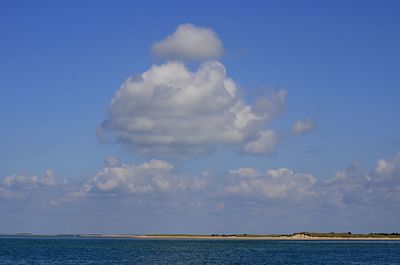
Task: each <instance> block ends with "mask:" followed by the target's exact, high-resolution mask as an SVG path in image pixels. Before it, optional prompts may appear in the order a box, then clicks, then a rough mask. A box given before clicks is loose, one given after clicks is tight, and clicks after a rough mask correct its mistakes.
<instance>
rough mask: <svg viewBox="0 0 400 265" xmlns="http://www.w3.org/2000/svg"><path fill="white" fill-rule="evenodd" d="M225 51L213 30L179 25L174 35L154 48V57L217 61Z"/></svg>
mask: <svg viewBox="0 0 400 265" xmlns="http://www.w3.org/2000/svg"><path fill="white" fill-rule="evenodd" d="M223 51H224V49H223V46H222V42H221V40H220V39H219V38H218V36H217V34H216V33H215V32H214V31H213V30H212V29H210V28H202V27H196V26H194V25H192V24H183V25H179V26H178V27H177V29H176V30H175V32H174V33H172V34H171V35H170V36H168V37H166V38H165V39H164V40H162V41H160V42H157V43H155V44H154V45H153V47H152V53H153V54H154V55H156V56H158V57H161V58H166V59H178V60H184V59H188V60H205V59H213V58H214V59H215V58H219V57H220V56H221V55H222V53H223Z"/></svg>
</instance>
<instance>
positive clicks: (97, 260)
mask: <svg viewBox="0 0 400 265" xmlns="http://www.w3.org/2000/svg"><path fill="white" fill-rule="evenodd" d="M0 264H43V265H48V264H54V265H57V264H324V265H336V264H365V265H366V264H368V265H374V264H380V265H385V264H393V265H394V264H396V265H398V264H400V242H399V241H373V242H371V241H368V242H367V241H362V242H360V241H340V242H337V241H257V240H158V239H156V240H149V239H143V240H142V239H70V238H0Z"/></svg>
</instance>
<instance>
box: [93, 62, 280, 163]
mask: <svg viewBox="0 0 400 265" xmlns="http://www.w3.org/2000/svg"><path fill="white" fill-rule="evenodd" d="M285 95H286V94H285V92H284V91H275V92H272V93H271V94H270V95H269V96H268V97H266V98H259V99H258V100H257V101H256V103H255V104H254V105H248V104H246V103H245V101H244V100H243V99H242V98H241V97H240V94H239V92H238V87H237V85H236V83H235V82H234V81H233V80H232V79H231V78H229V77H228V76H227V74H226V69H225V67H224V65H222V64H221V63H220V62H217V61H207V62H204V63H203V64H201V65H200V67H199V69H198V70H197V71H195V72H192V71H190V70H189V69H187V68H186V66H185V65H184V64H183V63H181V62H167V63H165V64H162V65H156V66H153V67H151V69H149V70H148V71H146V72H144V73H142V74H141V75H140V76H138V77H136V78H129V79H128V80H126V81H125V82H124V83H123V84H122V86H121V87H120V89H119V90H118V91H117V92H116V93H115V95H114V97H113V98H112V101H111V106H110V108H109V117H108V119H107V120H106V121H105V122H103V124H102V126H101V128H102V129H103V130H106V131H107V130H108V131H112V132H114V133H115V136H116V139H117V141H118V142H120V143H123V144H127V145H132V146H134V147H135V148H136V150H138V151H139V152H141V153H151V154H158V155H159V154H164V155H174V154H175V155H176V154H187V153H196V152H204V151H206V150H207V149H209V148H212V147H215V146H218V145H239V146H240V145H246V144H247V143H249V145H248V146H247V147H246V148H244V151H245V152H246V151H248V152H249V153H254V154H265V153H270V152H271V151H272V149H274V147H275V144H276V141H277V139H276V136H275V135H274V132H273V131H272V130H270V129H269V130H268V131H264V130H265V127H266V125H267V124H268V122H269V121H271V119H273V118H274V117H275V116H276V115H278V114H279V113H280V111H281V109H282V108H283V104H284V100H285ZM252 141H261V143H262V144H261V146H260V147H254V146H253V145H254V144H252Z"/></svg>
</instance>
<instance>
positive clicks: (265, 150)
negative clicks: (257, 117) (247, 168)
mask: <svg viewBox="0 0 400 265" xmlns="http://www.w3.org/2000/svg"><path fill="white" fill-rule="evenodd" d="M277 143H278V135H277V134H276V132H275V131H273V130H264V131H261V132H260V135H259V137H258V138H256V139H254V140H251V141H249V142H247V143H246V144H245V145H244V148H243V150H244V152H245V153H247V154H252V155H267V154H271V153H273V152H274V151H275V148H276V145H277Z"/></svg>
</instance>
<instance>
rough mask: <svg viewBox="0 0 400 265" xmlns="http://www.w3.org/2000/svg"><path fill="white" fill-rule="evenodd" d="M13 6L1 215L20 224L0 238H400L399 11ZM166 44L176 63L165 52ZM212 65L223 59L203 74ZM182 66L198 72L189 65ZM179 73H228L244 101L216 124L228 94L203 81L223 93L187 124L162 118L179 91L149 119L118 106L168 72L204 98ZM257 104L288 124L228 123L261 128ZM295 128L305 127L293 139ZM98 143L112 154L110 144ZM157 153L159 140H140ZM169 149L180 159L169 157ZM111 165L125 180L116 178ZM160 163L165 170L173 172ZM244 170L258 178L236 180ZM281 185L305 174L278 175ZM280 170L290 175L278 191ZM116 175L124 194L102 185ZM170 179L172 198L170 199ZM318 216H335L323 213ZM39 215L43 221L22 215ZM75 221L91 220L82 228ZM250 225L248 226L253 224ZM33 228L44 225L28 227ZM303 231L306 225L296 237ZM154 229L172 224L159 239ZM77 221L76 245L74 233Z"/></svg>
mask: <svg viewBox="0 0 400 265" xmlns="http://www.w3.org/2000/svg"><path fill="white" fill-rule="evenodd" d="M0 5H1V8H0V33H1V44H0V70H1V73H2V74H1V75H0V90H1V92H2V97H0V106H1V112H0V120H1V121H2V129H1V130H0V147H1V148H0V161H1V162H0V210H2V211H1V212H2V213H5V212H6V216H4V218H2V219H3V221H0V224H1V226H0V230H1V227H3V228H2V230H3V231H5V232H10V231H13V232H19V231H22V230H24V231H25V230H26V229H28V230H32V231H33V232H76V231H78V232H132V233H133V232H136V233H146V232H148V233H152V232H206V233H208V232H210V233H211V232H219V231H221V232H243V231H244V232H246V231H250V232H258V233H261V232H292V231H299V230H305V229H312V228H314V227H316V229H320V230H329V231H330V230H335V229H336V230H343V231H345V230H351V229H356V230H357V229H358V230H360V231H369V230H373V231H378V230H379V231H393V230H395V229H396V228H398V226H397V225H396V220H398V218H399V217H400V212H399V210H398V207H395V206H394V205H396V202H397V203H398V201H399V198H400V197H399V196H400V195H399V194H400V166H399V164H400V162H399V161H400V158H399V156H398V152H399V151H400V125H399V122H398V116H399V113H400V104H398V101H399V100H398V99H399V98H400V92H399V86H400V78H399V76H400V67H399V61H400V52H399V51H398V47H400V27H399V25H400V18H399V16H398V13H399V11H400V5H399V3H398V2H397V1H302V2H301V3H300V2H297V1H263V2H261V1H253V2H249V3H241V2H239V1H218V2H217V3H215V2H211V1H210V2H207V1H201V2H198V3H182V2H181V1H169V2H168V3H167V2H161V3H159V2H155V1H154V2H152V1H146V2H143V3H139V2H132V1H118V2H112V1H84V2H82V1H57V2H55V1H35V2H30V1H3V2H2V3H1V4H0ZM182 25H183V26H184V25H186V26H187V25H190V27H186V28H183V30H182V32H183V33H182V34H183V35H182V36H183V39H181V38H178V37H176V38H175V42H174V43H173V45H172V44H171V45H172V46H173V52H171V49H172V48H171V47H170V46H171V45H170V44H166V42H162V41H163V40H165V38H166V37H167V36H172V37H171V38H173V36H174V35H173V34H174V32H178V29H179V26H182ZM201 29H204V30H206V31H201ZM210 32H211V33H212V34H214V35H212V34H211V33H210ZM187 34H189V35H187ZM190 34H194V35H196V34H200V35H201V34H211V35H212V36H211V35H207V36H208V37H209V40H208V42H207V43H206V45H202V43H200V44H199V45H198V46H196V43H195V45H189V46H185V44H181V42H182V40H183V41H184V40H186V39H191V38H192V36H194V35H190ZM201 36H202V35H201ZM204 36H206V35H204ZM218 41H219V42H220V44H221V47H222V48H221V49H222V51H221V50H218V47H217V46H218V45H217V44H218ZM214 42H215V43H216V44H215V43H214ZM155 43H161V45H163V46H162V47H163V49H164V50H162V51H164V52H160V51H157V50H155V49H154V47H155V46H154V45H155ZM213 44H215V45H217V46H215V47H214V46H213ZM168 45H170V46H168ZM168 47H169V48H168ZM182 47H183V48H182ZM204 47H209V50H208V51H206V55H205V56H203V55H202V56H199V50H201V49H203V48H204ZM210 47H211V48H210ZM213 47H214V48H213ZM170 48H171V49H170ZM186 48H187V49H189V50H188V52H189V56H188V54H187V53H185V54H184V53H183V50H182V49H186ZM168 49H169V50H168ZM177 54H178V55H179V56H178V57H177ZM189 57H190V58H189ZM173 62H177V64H179V65H180V66H177V67H178V68H179V67H181V68H179V69H181V70H182V72H185V73H191V74H194V73H195V72H196V71H197V70H198V69H200V68H201V67H203V69H205V70H204V71H205V72H206V73H208V74H217V75H219V74H220V71H222V70H221V69H225V71H226V74H225V75H221V76H219V78H221V80H222V81H221V82H224V80H227V79H229V78H230V79H231V80H233V82H234V83H235V85H236V87H237V93H236V94H235V97H234V98H233V99H229V100H228V99H227V98H222V99H221V100H228V101H229V103H226V104H227V105H223V104H222V103H221V105H220V106H219V105H218V104H219V103H218V102H220V101H218V100H217V99H218V96H219V95H220V93H222V92H221V91H220V89H223V90H224V91H225V88H221V87H220V86H221V84H219V85H215V87H213V85H211V84H210V83H209V81H207V80H206V79H204V80H203V79H201V77H198V78H200V79H201V80H200V81H199V82H200V83H201V84H200V85H198V88H197V89H200V90H201V89H205V88H206V87H209V86H211V87H212V88H213V89H214V90H213V91H214V92H213V94H211V95H209V96H207V97H204V98H202V97H200V96H199V97H198V98H194V100H196V99H197V100H198V101H193V102H197V103H193V105H190V106H189V107H187V106H185V107H179V106H180V105H179V106H178V105H173V104H172V103H173V102H175V101H171V102H169V101H168V100H165V106H164V105H160V104H158V103H157V102H158V101H157V99H158V98H160V97H163V96H165V95H166V94H165V93H167V96H168V95H169V94H168V93H169V92H168V91H169V89H170V88H169V86H170V85H171V84H169V85H167V84H164V83H162V84H161V85H160V89H159V90H157V91H159V92H157V93H159V94H155V96H154V97H153V98H151V99H148V100H144V101H142V102H141V101H138V102H136V101H135V99H136V97H135V95H136V94H135V95H133V96H132V95H131V96H122V97H118V96H117V94H116V92H117V91H119V90H120V91H122V92H124V89H123V88H120V86H121V84H125V85H126V86H125V87H127V88H126V91H128V90H129V88H128V87H129V86H134V85H137V86H138V87H142V88H141V89H144V90H145V89H148V87H147V85H145V84H144V83H145V81H143V82H140V81H135V82H136V83H135V82H132V83H129V82H128V81H126V80H127V78H129V77H130V76H132V77H138V76H140V75H141V74H142V73H144V72H149V71H150V72H151V71H152V70H151V69H153V68H152V66H154V65H156V66H157V65H158V66H160V65H164V66H165V69H164V70H160V71H166V72H168V71H170V70H171V69H172V70H171V71H172V72H171V73H172V74H171V76H170V77H168V78H170V79H174V78H176V80H177V81H176V82H178V81H179V82H178V83H179V84H180V82H181V81H182V82H184V83H185V84H186V85H184V86H185V87H183V89H185V88H186V87H189V86H190V85H191V84H192V83H191V82H195V81H193V80H192V81H191V79H190V80H189V79H188V80H186V79H185V80H183V79H181V76H180V75H177V74H176V71H177V70H176V68H172V67H173ZM174 67H175V66H174ZM173 69H175V70H173ZM154 71H155V70H154ZM146 80H147V79H146ZM196 80H197V79H196ZM148 82H150V83H151V82H156V81H154V80H153V79H151V78H149V80H148ZM196 82H197V81H196ZM193 84H194V83H193ZM196 84H197V83H196ZM171 86H172V88H173V89H182V87H180V86H181V85H177V84H173V85H171ZM146 87H147V88H146ZM144 90H143V91H144ZM126 91H125V92H126ZM280 91H281V92H282V93H283V91H284V93H285V94H286V97H285V98H284V99H283V101H282V102H281V101H279V100H278V99H277V97H278V94H279V92H280ZM122 92H121V93H122ZM126 93H128V92H126ZM224 93H225V92H224ZM185 95H186V94H185ZM182 97H183V96H182ZM112 99H115V102H116V103H115V104H114V105H112V104H111V100H112ZM259 99H265V100H266V101H267V102H268V104H269V105H268V106H272V108H273V109H274V111H271V109H270V108H261V111H260V113H255V112H254V113H253V114H254V115H256V116H257V117H256V118H254V120H257V121H254V122H252V123H251V125H250V123H248V124H246V125H245V126H244V127H240V128H239V127H235V126H236V123H235V122H236V120H231V116H229V117H228V116H224V115H225V114H226V113H227V112H229V111H232V108H233V106H234V104H238V102H241V104H243V106H242V107H240V108H239V109H244V108H245V106H250V107H251V108H252V110H254V109H256V107H255V106H256V102H257V100H259ZM135 102H136V103H135ZM163 102H164V101H163ZM187 102H188V101H185V102H184V103H187ZM223 102H225V101H223ZM156 103H157V104H156ZM135 104H136V105H135ZM196 104H198V105H196ZM207 104H209V105H210V106H209V107H207V106H208V105H207ZM224 104H225V103H224ZM123 106H132V110H131V109H130V108H129V109H127V108H123ZM198 109H199V112H197V110H198ZM175 111H176V112H181V111H183V112H184V114H183V116H179V117H181V118H180V119H177V116H173V115H172V114H170V113H175ZM235 111H236V110H235ZM153 112H154V113H156V114H153ZM157 113H161V114H157ZM188 113H192V114H188ZM204 113H208V114H204ZM229 113H231V112H229ZM234 113H236V114H237V112H234ZM200 114H201V115H200ZM207 115H209V116H207ZM127 117H128V118H129V119H132V121H133V120H134V119H136V118H138V117H139V118H141V120H140V121H143V120H144V119H145V120H146V122H148V121H150V122H151V123H152V124H153V123H154V124H155V126H156V128H159V131H158V132H157V133H155V132H154V131H152V130H150V129H148V130H147V129H144V132H145V133H143V134H142V132H137V131H134V132H133V131H132V130H130V129H127V128H128V127H129V126H130V125H131V124H124V123H123V119H122V118H127ZM203 118H204V119H203ZM214 118H215V123H213V121H214V120H213V119H214ZM204 120H207V121H209V123H207V122H206V123H204ZM104 121H106V123H107V121H108V123H109V125H107V126H104V124H105V123H104ZM135 122H136V120H135ZM296 122H299V123H301V124H303V125H304V124H306V125H307V124H308V127H307V126H306V127H307V128H306V129H304V130H300V131H297V132H295V130H294V128H293V126H294V124H295V123H296ZM253 123H254V124H253ZM102 124H103V125H102ZM146 124H147V123H146ZM220 124H222V125H220ZM128 125H129V126H128ZM223 125H224V126H223ZM102 126H103V127H104V128H103V127H102ZM232 126H233V127H232ZM99 128H102V129H104V131H105V134H106V135H107V136H106V138H107V139H106V140H105V139H100V138H101V137H99V133H98V132H99ZM227 128H234V129H232V130H231V129H227ZM142 129H143V128H142ZM135 130H136V129H135ZM146 130H147V131H146ZM96 131H97V134H96ZM148 135H152V136H153V138H151V139H148V138H143V137H147V136H148ZM221 135H223V136H224V137H221ZM231 135H234V136H232V138H229V137H230V136H231ZM262 135H264V136H265V137H266V138H262ZM188 136H192V137H188ZM267 136H268V137H267ZM126 137H128V138H129V140H127V138H126ZM160 137H163V139H164V137H167V138H168V139H172V140H171V141H172V142H171V143H169V144H160V141H159V139H161V138H160ZM139 138H140V139H139ZM138 139H139V140H138ZM155 139H156V140H155ZM261 147H263V148H261ZM160 150H162V151H160ZM177 154H180V155H177ZM105 157H113V159H118V160H119V162H118V163H117V162H115V163H114V164H113V163H111V164H110V163H106V164H105V162H104V159H105ZM151 159H157V160H156V161H159V162H160V161H161V162H163V163H167V164H163V165H164V166H162V169H160V168H158V164H157V163H153V164H151V163H150V162H149V161H151ZM379 161H381V162H379ZM382 161H384V162H382ZM161 162H160V163H161ZM146 163H148V165H150V166H149V167H150V168H152V169H154V167H155V168H156V171H157V170H161V173H160V172H158V171H157V172H158V173H157V174H156V173H155V172H153V171H151V172H148V171H146V172H142V171H141V170H142V169H141V167H140V165H142V167H145V166H143V165H147V164H146ZM122 165H126V166H128V169H127V170H126V172H125V171H124V172H125V173H121V174H122V175H123V176H122V177H121V175H118V174H119V173H118V174H117V173H115V172H114V171H113V170H111V169H112V168H114V169H116V168H118V167H120V168H123V166H122ZM349 165H350V166H349ZM354 165H357V166H354ZM382 165H383V166H382ZM153 166H154V167H153ZM170 166H171V167H173V169H170ZM136 167H138V168H139V169H137V168H136ZM243 168H252V169H253V170H256V171H257V173H254V172H253V173H249V172H248V171H246V174H244V173H238V172H239V169H243ZM282 168H285V169H289V170H290V171H291V172H292V173H288V172H286V171H285V172H283V171H279V170H278V169H282ZM125 169H126V167H125ZM344 169H346V170H347V171H346V170H344ZM46 170H51V172H50V173H49V172H47V173H45V172H46ZM268 170H278V171H279V172H280V173H279V174H278V173H276V174H278V175H279V176H280V177H281V178H282V179H281V181H279V185H278V184H277V183H275V182H274V181H273V177H272V175H273V174H274V173H273V172H272V171H270V172H269V171H268ZM110 171H112V172H114V173H107V172H110ZM278 171H277V172H278ZM240 172H243V171H240ZM268 172H269V173H268ZM274 172H275V171H274ZM108 174H111V175H108ZM124 174H125V175H124ZM243 174H244V175H243ZM117 175H118V176H119V177H117V179H118V181H119V182H118V181H117V182H118V185H116V186H115V187H114V186H113V187H109V186H107V185H105V184H107V183H111V182H107V181H110V180H113V181H114V178H116V176H117ZM249 175H252V177H250V176H249ZM145 176H146V177H145ZM157 176H162V177H163V178H165V180H166V182H158V181H159V179H158V178H157ZM235 176H239V177H240V178H244V179H235ZM310 176H311V177H310ZM343 176H345V177H343ZM136 177H139V178H142V177H143V178H147V179H148V180H149V179H151V181H152V184H151V183H150V184H149V183H147V182H146V181H145V180H140V181H144V182H143V183H145V184H146V183H147V184H146V185H145V184H143V186H141V187H153V186H151V185H156V184H154V183H158V184H160V183H164V184H165V183H168V185H169V186H168V187H165V186H162V185H161V184H160V185H159V186H157V185H158V184H157V185H156V186H154V187H158V189H157V188H154V187H153V188H154V190H152V191H150V190H146V191H144V190H142V191H141V192H138V190H133V189H129V188H128V189H127V188H126V187H131V186H132V185H135V183H136V184H137V183H140V181H139V180H137V179H135V178H136ZM121 178H122V179H123V180H121ZM182 179H183V180H182ZM314 179H315V181H314ZM53 180H54V181H53ZM193 180H199V182H196V181H193ZM292 182H294V183H295V184H294V186H291V185H292V184H293V183H292ZM182 183H184V184H182ZM103 184H104V185H105V186H104V185H103ZM129 185H131V186H129ZM149 185H150V186H149ZM176 186H179V188H173V187H176ZM84 187H86V190H85V188H84ZM243 187H246V188H243ZM257 187H264V188H263V189H258V188H257ZM278 190H279V191H280V193H279V192H278ZM276 192H278V193H276ZM182 193H184V195H182ZM372 193H373V196H372V195H371V194H372ZM77 194H79V195H77ZM250 194H253V195H254V194H255V195H254V196H250ZM378 194H380V195H379V196H378ZM164 196H166V197H164ZM184 198H185V199H184ZM316 198H317V200H318V201H321V202H322V203H321V204H318V205H315V203H314V202H313V201H315V200H316ZM28 199H29V200H30V201H31V204H32V205H31V207H29V208H26V207H25V206H23V205H24V200H28ZM184 201H185V202H190V203H187V204H184V203H183V202H184ZM139 202H140V203H139ZM114 204H115V205H119V207H115V205H114ZM76 205H79V207H78V208H79V210H75V211H74V210H73V209H75V208H76ZM103 205H104V207H107V206H108V207H110V208H113V210H112V211H111V212H112V213H113V214H112V216H120V217H121V218H113V217H112V216H108V215H107V216H106V217H104V222H100V223H99V224H98V225H97V226H92V222H93V220H98V217H99V216H98V214H99V212H103V211H106V209H102V208H101V207H102V206H103ZM143 205H144V206H143ZM177 205H179V206H177ZM196 205H197V206H196ZM196 207H198V208H196ZM144 209H146V210H144ZM300 209H302V210H300ZM354 209H357V210H354ZM367 209H369V211H367ZM371 209H373V210H372V214H371V213H370V212H371V211H370V210H371ZM382 209H383V210H382ZM132 211H134V212H135V214H133V213H130V214H129V212H132ZM325 211H328V212H330V213H331V215H332V216H330V215H327V214H324V212H325ZM240 212H244V213H247V215H248V216H249V217H251V218H250V219H249V220H241V219H240V216H239V215H240V214H239V213H240ZM351 212H354V214H353V213H351ZM83 213H84V214H83ZM274 213H275V214H274ZM356 213H357V215H356ZM367 213H368V214H367ZM32 215H33V216H34V218H33V219H32V220H37V221H31V222H27V221H21V220H22V219H24V218H23V216H32ZM64 215H66V216H64ZM138 215H140V217H138ZM321 215H325V216H327V217H326V218H327V220H326V222H325V225H321V224H319V223H318V222H317V221H313V220H314V218H318V216H321ZM367 215H368V216H367ZM238 216H239V217H238ZM293 216H296V217H297V218H298V220H297V219H296V220H297V222H294V221H287V222H285V221H283V220H291V219H293ZM154 217H158V219H157V220H160V221H159V222H155V221H153V222H154V223H149V220H154ZM328 217H330V218H328ZM367 217H368V218H367ZM21 218H22V219H21ZM65 218H67V219H68V220H69V223H70V226H69V227H67V228H66V227H64V226H63V225H62V221H63V220H65ZM169 218H170V219H169ZM336 219H337V220H336ZM360 219H363V221H360ZM382 219H383V220H382ZM18 220H19V221H18ZM133 220H136V221H135V226H134V227H133V226H131V225H130V224H131V223H132V222H133ZM356 221H357V222H358V221H359V223H357V222H356ZM170 223H174V224H176V225H169V224H170ZM44 224H47V225H44ZM224 224H225V225H224ZM263 224H268V227H267V228H266V227H264V226H263ZM90 229H93V230H91V231H88V230H90ZM0 232H2V231H0Z"/></svg>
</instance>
